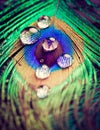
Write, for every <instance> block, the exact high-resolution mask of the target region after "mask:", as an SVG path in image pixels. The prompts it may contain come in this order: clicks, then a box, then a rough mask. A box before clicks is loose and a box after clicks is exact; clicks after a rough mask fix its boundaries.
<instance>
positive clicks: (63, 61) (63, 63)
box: [57, 54, 72, 68]
mask: <svg viewBox="0 0 100 130" xmlns="http://www.w3.org/2000/svg"><path fill="white" fill-rule="evenodd" d="M57 64H58V65H59V66H60V67H61V68H67V67H69V66H71V65H72V57H71V56H70V55H69V54H64V55H63V56H60V57H59V58H58V59H57Z"/></svg>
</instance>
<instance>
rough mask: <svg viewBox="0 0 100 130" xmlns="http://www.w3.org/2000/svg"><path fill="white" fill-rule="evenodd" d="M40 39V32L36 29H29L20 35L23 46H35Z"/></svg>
mask: <svg viewBox="0 0 100 130" xmlns="http://www.w3.org/2000/svg"><path fill="white" fill-rule="evenodd" d="M39 37H40V32H39V31H38V29H37V28H35V27H27V28H25V29H24V30H23V31H22V32H21V34H20V39H21V42H22V43H23V44H33V43H35V42H36V41H38V39H39Z"/></svg>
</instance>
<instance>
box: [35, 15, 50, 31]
mask: <svg viewBox="0 0 100 130" xmlns="http://www.w3.org/2000/svg"><path fill="white" fill-rule="evenodd" d="M37 24H38V26H39V28H41V29H43V28H47V27H49V26H50V17H48V16H42V17H40V18H39V19H38V22H37Z"/></svg>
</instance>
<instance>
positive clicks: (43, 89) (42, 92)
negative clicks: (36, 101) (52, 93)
mask: <svg viewBox="0 0 100 130" xmlns="http://www.w3.org/2000/svg"><path fill="white" fill-rule="evenodd" d="M48 93H49V87H48V86H47V85H41V86H40V87H39V88H38V89H37V96H38V97H39V98H45V97H47V96H48Z"/></svg>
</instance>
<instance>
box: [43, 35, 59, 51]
mask: <svg viewBox="0 0 100 130" xmlns="http://www.w3.org/2000/svg"><path fill="white" fill-rule="evenodd" d="M42 47H43V49H44V50H45V51H53V50H55V49H56V48H57V47H58V41H57V40H55V38H53V37H50V38H47V39H44V41H43V44H42Z"/></svg>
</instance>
